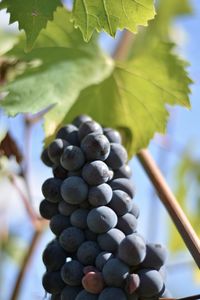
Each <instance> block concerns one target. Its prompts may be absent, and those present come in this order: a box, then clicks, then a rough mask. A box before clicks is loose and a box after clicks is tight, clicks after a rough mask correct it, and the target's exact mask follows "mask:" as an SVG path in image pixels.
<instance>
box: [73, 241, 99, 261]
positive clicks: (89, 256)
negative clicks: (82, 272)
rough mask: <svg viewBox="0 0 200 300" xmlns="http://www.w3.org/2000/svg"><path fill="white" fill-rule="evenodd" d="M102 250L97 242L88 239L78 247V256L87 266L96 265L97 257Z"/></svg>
mask: <svg viewBox="0 0 200 300" xmlns="http://www.w3.org/2000/svg"><path fill="white" fill-rule="evenodd" d="M100 252H101V249H100V247H99V245H98V244H97V243H96V242H94V241H86V242H84V243H83V244H81V245H80V247H79V248H78V252H77V257H78V259H79V261H80V262H81V263H82V264H84V265H86V266H87V265H94V262H95V259H96V257H97V255H98V254H99V253H100Z"/></svg>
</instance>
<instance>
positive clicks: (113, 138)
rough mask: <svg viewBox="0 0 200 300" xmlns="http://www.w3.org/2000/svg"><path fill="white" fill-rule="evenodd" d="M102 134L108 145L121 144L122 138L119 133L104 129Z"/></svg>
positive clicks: (111, 129)
mask: <svg viewBox="0 0 200 300" xmlns="http://www.w3.org/2000/svg"><path fill="white" fill-rule="evenodd" d="M103 133H104V134H105V136H106V137H107V139H108V140H109V142H110V143H118V144H121V142H122V138H121V135H120V133H119V132H118V131H117V130H115V129H113V128H104V129H103Z"/></svg>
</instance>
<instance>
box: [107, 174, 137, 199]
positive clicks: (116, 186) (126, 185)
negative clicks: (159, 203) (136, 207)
mask: <svg viewBox="0 0 200 300" xmlns="http://www.w3.org/2000/svg"><path fill="white" fill-rule="evenodd" d="M109 185H110V186H111V188H112V189H113V191H114V190H122V191H124V192H126V193H127V194H128V195H129V196H130V197H131V198H133V197H134V189H133V186H132V183H131V180H130V179H127V178H117V179H114V180H112V181H110V182H109Z"/></svg>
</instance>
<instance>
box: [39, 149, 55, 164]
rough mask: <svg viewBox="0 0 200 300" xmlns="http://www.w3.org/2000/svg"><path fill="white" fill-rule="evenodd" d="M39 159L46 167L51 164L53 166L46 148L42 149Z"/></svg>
mask: <svg viewBox="0 0 200 300" xmlns="http://www.w3.org/2000/svg"><path fill="white" fill-rule="evenodd" d="M41 160H42V162H43V163H44V164H45V165H46V166H47V167H52V166H53V162H52V161H51V159H50V157H49V154H48V151H47V149H46V148H45V149H44V150H43V151H42V154H41Z"/></svg>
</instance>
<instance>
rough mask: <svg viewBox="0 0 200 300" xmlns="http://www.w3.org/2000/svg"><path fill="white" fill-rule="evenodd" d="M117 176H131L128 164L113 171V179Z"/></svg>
mask: <svg viewBox="0 0 200 300" xmlns="http://www.w3.org/2000/svg"><path fill="white" fill-rule="evenodd" d="M117 178H127V179H129V178H131V168H130V167H129V166H128V165H123V166H122V167H121V168H119V169H118V170H116V171H115V172H114V177H113V179H117Z"/></svg>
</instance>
